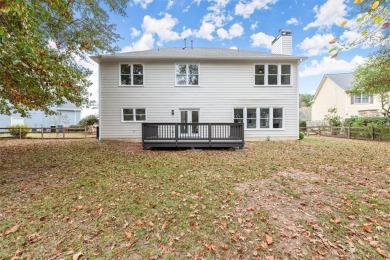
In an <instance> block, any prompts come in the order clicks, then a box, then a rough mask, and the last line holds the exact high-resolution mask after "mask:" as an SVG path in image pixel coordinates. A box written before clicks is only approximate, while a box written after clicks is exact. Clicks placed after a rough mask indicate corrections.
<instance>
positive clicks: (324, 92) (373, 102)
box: [311, 73, 382, 121]
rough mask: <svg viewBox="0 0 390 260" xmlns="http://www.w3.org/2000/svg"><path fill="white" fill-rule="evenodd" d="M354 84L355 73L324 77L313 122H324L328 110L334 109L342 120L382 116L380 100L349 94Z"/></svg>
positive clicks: (315, 101)
mask: <svg viewBox="0 0 390 260" xmlns="http://www.w3.org/2000/svg"><path fill="white" fill-rule="evenodd" d="M352 83H353V73H341V74H326V75H324V77H323V78H322V80H321V83H320V85H319V87H318V89H317V91H316V93H315V95H314V99H313V104H312V109H311V119H312V121H323V120H324V117H325V115H327V114H328V113H329V112H328V109H329V108H333V107H335V108H336V109H337V114H338V115H339V116H341V117H342V118H351V117H364V116H382V113H381V111H382V108H381V102H380V100H379V98H377V97H376V96H372V95H368V94H358V95H351V94H349V93H348V90H349V89H350V88H351V87H352Z"/></svg>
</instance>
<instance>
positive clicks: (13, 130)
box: [7, 125, 31, 138]
mask: <svg viewBox="0 0 390 260" xmlns="http://www.w3.org/2000/svg"><path fill="white" fill-rule="evenodd" d="M7 128H8V131H9V133H10V135H11V136H14V137H21V138H25V137H26V135H27V134H28V133H29V132H30V131H31V127H29V126H28V125H12V126H8V127H7Z"/></svg>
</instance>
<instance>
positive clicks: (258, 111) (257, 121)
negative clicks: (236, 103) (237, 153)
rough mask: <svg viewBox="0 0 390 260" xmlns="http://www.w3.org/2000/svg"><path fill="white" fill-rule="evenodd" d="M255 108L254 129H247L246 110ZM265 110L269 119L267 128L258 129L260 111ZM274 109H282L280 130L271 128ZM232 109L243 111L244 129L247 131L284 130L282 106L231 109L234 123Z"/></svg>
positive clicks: (283, 110)
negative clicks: (267, 111)
mask: <svg viewBox="0 0 390 260" xmlns="http://www.w3.org/2000/svg"><path fill="white" fill-rule="evenodd" d="M248 108H249V109H253V108H256V128H247V119H248V117H247V109H248ZM261 108H263V109H264V108H267V109H269V111H270V112H269V113H270V117H269V126H270V127H269V128H260V109H261ZM274 108H280V109H282V128H273V126H274V124H273V120H274ZM234 109H243V110H244V118H243V121H244V129H245V130H248V131H284V130H285V109H284V107H282V106H268V107H267V106H260V107H233V109H232V115H233V116H232V121H233V122H234Z"/></svg>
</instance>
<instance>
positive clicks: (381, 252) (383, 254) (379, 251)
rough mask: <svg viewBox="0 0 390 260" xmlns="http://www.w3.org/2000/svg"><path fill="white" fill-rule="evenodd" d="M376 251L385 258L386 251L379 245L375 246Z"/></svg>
mask: <svg viewBox="0 0 390 260" xmlns="http://www.w3.org/2000/svg"><path fill="white" fill-rule="evenodd" d="M376 252H377V253H378V254H380V255H381V256H383V257H385V258H387V257H388V255H387V254H386V252H385V251H384V250H382V249H380V248H379V247H378V248H376Z"/></svg>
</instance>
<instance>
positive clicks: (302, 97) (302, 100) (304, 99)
mask: <svg viewBox="0 0 390 260" xmlns="http://www.w3.org/2000/svg"><path fill="white" fill-rule="evenodd" d="M313 98H314V95H312V94H299V107H311V105H312V102H313Z"/></svg>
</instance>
